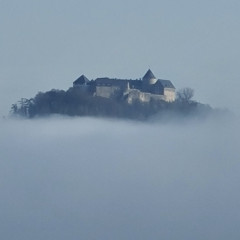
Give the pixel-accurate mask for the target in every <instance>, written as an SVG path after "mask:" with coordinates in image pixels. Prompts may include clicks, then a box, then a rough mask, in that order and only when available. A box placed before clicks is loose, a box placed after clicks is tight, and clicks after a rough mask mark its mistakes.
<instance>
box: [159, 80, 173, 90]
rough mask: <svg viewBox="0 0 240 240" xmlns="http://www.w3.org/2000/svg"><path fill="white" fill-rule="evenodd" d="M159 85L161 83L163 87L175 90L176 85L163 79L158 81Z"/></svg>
mask: <svg viewBox="0 0 240 240" xmlns="http://www.w3.org/2000/svg"><path fill="white" fill-rule="evenodd" d="M157 82H159V83H161V85H162V86H163V87H164V88H174V89H175V87H174V85H173V84H172V82H171V81H170V80H163V79H158V81H157Z"/></svg>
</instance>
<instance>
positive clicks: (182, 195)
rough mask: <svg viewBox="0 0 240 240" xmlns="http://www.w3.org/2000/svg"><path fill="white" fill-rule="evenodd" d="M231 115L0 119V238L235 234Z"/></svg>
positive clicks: (237, 202) (235, 151)
mask: <svg viewBox="0 0 240 240" xmlns="http://www.w3.org/2000/svg"><path fill="white" fill-rule="evenodd" d="M239 130H240V128H239V124H238V121H237V119H232V118H220V117H218V118H214V117H212V118H211V119H205V120H201V121H200V120H199V121H197V120H193V119H192V120H186V121H181V122H178V121H175V122H171V123H168V122H167V121H165V122H161V123H159V122H158V121H157V120H156V119H155V120H152V121H151V122H146V123H142V122H135V121H120V120H106V119H95V118H62V117H52V118H46V119H38V120H21V119H18V120H9V119H8V120H1V122H0V189H1V198H0V212H1V214H0V226H1V228H0V234H1V238H2V239H5V240H15V239H16V240H23V239H24V240H27V239H35V240H40V239H41V240H42V239H44V240H53V239H58V240H61V239H64V240H65V239H69V240H75V239H87V240H90V239H91V240H92V239H104V240H113V239H114V240H123V239H124V240H130V239H131V240H132V239H139V240H153V239H167V240H175V239H179V240H180V239H184V240H192V239H195V240H202V239H205V240H208V239H209V240H210V239H211V240H212V239H218V240H221V239H222V240H223V239H224V240H225V239H228V240H233V239H234V240H235V239H236V240H237V239H239V237H240V229H239V226H238V225H239V221H240V215H239V209H240V193H239V180H240V177H239V176H240V162H239V156H240V149H239V146H238V145H239V143H238V138H239V133H240V131H239Z"/></svg>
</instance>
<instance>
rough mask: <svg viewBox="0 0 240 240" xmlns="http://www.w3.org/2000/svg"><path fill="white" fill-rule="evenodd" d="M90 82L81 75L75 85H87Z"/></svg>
mask: <svg viewBox="0 0 240 240" xmlns="http://www.w3.org/2000/svg"><path fill="white" fill-rule="evenodd" d="M88 82H89V79H88V78H86V77H85V76H84V75H81V76H80V77H79V78H78V79H77V80H75V81H74V82H73V84H86V83H88Z"/></svg>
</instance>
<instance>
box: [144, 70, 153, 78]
mask: <svg viewBox="0 0 240 240" xmlns="http://www.w3.org/2000/svg"><path fill="white" fill-rule="evenodd" d="M152 78H156V77H155V76H154V74H153V73H152V71H151V70H150V69H148V71H147V72H146V74H145V75H144V77H143V79H152Z"/></svg>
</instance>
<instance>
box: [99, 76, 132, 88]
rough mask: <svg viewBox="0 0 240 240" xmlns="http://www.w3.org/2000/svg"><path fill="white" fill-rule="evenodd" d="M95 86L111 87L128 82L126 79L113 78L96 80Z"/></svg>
mask: <svg viewBox="0 0 240 240" xmlns="http://www.w3.org/2000/svg"><path fill="white" fill-rule="evenodd" d="M95 82H96V85H111V86H116V85H124V86H125V85H126V84H127V83H128V82H129V80H128V79H115V78H107V77H105V78H97V79H96V80H95Z"/></svg>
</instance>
